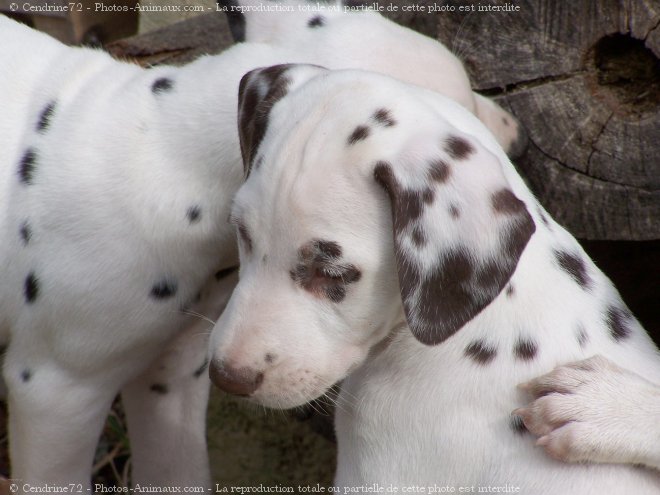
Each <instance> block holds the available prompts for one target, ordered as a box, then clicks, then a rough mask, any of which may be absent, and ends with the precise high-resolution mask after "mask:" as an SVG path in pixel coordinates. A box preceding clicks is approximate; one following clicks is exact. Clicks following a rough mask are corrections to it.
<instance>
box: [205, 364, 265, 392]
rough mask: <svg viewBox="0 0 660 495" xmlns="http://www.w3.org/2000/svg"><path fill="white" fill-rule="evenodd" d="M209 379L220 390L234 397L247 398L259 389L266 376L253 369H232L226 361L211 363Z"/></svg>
mask: <svg viewBox="0 0 660 495" xmlns="http://www.w3.org/2000/svg"><path fill="white" fill-rule="evenodd" d="M209 377H210V378H211V381H212V382H213V383H214V384H215V386H216V387H218V388H219V389H220V390H223V391H225V392H227V393H229V394H232V395H240V396H243V397H247V396H249V395H251V394H253V393H254V391H255V390H257V389H258V388H259V386H260V385H261V382H263V381H264V374H263V373H261V372H259V371H255V370H253V369H252V368H247V367H244V368H238V369H237V368H232V367H231V366H228V365H227V364H226V363H225V362H224V361H217V360H213V361H211V364H210V366H209Z"/></svg>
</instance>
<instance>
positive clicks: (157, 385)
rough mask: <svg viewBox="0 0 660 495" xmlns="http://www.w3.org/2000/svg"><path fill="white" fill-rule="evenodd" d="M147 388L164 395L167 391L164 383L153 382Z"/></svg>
mask: <svg viewBox="0 0 660 495" xmlns="http://www.w3.org/2000/svg"><path fill="white" fill-rule="evenodd" d="M149 390H151V391H152V392H155V393H157V394H160V395H165V394H167V393H168V392H169V389H168V388H167V385H165V384H164V383H154V384H153V385H152V386H151V387H149Z"/></svg>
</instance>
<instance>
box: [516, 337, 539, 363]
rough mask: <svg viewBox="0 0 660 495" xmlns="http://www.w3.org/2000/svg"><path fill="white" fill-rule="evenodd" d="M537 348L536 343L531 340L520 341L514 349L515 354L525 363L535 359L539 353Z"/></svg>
mask: <svg viewBox="0 0 660 495" xmlns="http://www.w3.org/2000/svg"><path fill="white" fill-rule="evenodd" d="M537 350H538V349H537V347H536V344H535V343H534V342H532V341H531V340H525V339H519V340H518V342H516V345H515V347H514V348H513V354H514V355H515V356H516V357H517V358H518V359H522V360H523V361H529V360H531V359H534V357H535V356H536V352H537Z"/></svg>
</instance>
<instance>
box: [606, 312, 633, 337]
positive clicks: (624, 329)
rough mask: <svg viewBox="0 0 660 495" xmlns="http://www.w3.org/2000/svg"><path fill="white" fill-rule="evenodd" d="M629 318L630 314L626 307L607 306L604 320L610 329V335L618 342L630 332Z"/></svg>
mask: <svg viewBox="0 0 660 495" xmlns="http://www.w3.org/2000/svg"><path fill="white" fill-rule="evenodd" d="M631 319H632V315H631V314H630V311H628V309H626V308H620V307H616V306H610V307H609V308H607V314H606V322H607V326H608V327H609V329H610V335H611V336H612V338H613V339H614V340H615V341H617V342H620V341H621V340H624V339H625V338H627V337H628V336H629V335H630V334H631V330H630V326H629V324H630V320H631Z"/></svg>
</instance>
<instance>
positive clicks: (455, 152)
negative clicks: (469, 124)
mask: <svg viewBox="0 0 660 495" xmlns="http://www.w3.org/2000/svg"><path fill="white" fill-rule="evenodd" d="M444 150H445V151H446V152H447V153H448V154H449V156H451V157H452V158H453V159H454V160H465V159H466V158H468V157H469V156H470V155H471V154H472V153H474V147H473V146H472V145H471V144H470V143H469V142H468V141H467V140H465V139H464V138H462V137H458V136H449V137H448V138H447V139H445V146H444Z"/></svg>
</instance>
